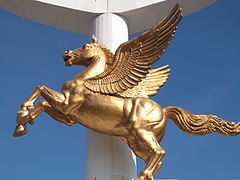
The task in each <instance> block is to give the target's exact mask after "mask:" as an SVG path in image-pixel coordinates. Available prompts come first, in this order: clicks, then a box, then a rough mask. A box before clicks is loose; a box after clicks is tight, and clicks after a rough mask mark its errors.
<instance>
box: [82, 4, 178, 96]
mask: <svg viewBox="0 0 240 180" xmlns="http://www.w3.org/2000/svg"><path fill="white" fill-rule="evenodd" d="M181 12H182V11H181V8H180V5H179V4H177V5H176V6H175V7H174V8H173V10H172V11H171V13H170V14H169V15H168V16H167V17H165V18H164V19H163V20H162V21H161V22H160V23H158V24H157V25H155V26H154V27H153V28H151V29H150V30H148V31H147V32H145V33H143V34H142V35H140V36H138V37H136V38H134V39H132V40H129V41H127V42H125V43H123V44H122V45H120V46H119V48H118V49H117V52H116V54H115V57H114V62H113V64H112V65H111V66H109V68H108V69H107V70H106V71H105V72H103V73H102V74H99V75H97V76H95V77H93V78H91V79H88V80H87V81H86V82H85V86H86V87H87V88H88V89H90V90H92V91H93V92H98V93H104V94H119V93H120V92H123V91H126V90H127V89H131V88H133V87H135V86H137V85H138V83H139V82H141V81H142V80H143V79H145V81H146V80H147V78H146V76H147V74H149V73H150V72H151V70H149V69H150V67H151V64H153V63H154V62H156V61H157V60H158V59H159V58H160V57H161V55H162V54H163V52H164V51H165V49H166V48H167V46H168V44H169V43H170V41H171V39H172V38H173V36H174V34H175V30H176V29H177V24H178V23H179V22H180V20H181V19H182V16H183V15H182V13H181Z"/></svg>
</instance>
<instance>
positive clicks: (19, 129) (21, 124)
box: [14, 101, 74, 136]
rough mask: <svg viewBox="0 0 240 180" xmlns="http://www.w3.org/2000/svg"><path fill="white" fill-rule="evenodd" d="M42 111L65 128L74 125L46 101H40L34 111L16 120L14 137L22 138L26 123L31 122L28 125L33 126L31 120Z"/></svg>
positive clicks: (25, 130)
mask: <svg viewBox="0 0 240 180" xmlns="http://www.w3.org/2000/svg"><path fill="white" fill-rule="evenodd" d="M43 111H44V112H46V113H47V114H49V115H50V116H51V117H52V118H54V119H55V120H57V121H59V122H62V123H64V124H66V125H67V126H71V125H73V124H74V122H73V121H71V120H69V119H68V118H67V117H66V116H65V115H64V114H62V113H61V112H59V111H58V110H56V109H55V108H53V107H52V106H51V105H50V104H49V103H48V102H47V101H41V102H40V103H38V105H37V106H36V107H35V108H34V109H32V110H31V111H30V112H29V113H28V115H27V116H25V117H24V118H22V119H20V120H17V123H18V125H17V126H16V129H15V131H14V136H22V135H24V134H26V132H27V128H26V123H27V122H31V123H30V124H33V120H34V119H35V118H36V117H37V116H38V115H39V114H40V113H42V112H43Z"/></svg>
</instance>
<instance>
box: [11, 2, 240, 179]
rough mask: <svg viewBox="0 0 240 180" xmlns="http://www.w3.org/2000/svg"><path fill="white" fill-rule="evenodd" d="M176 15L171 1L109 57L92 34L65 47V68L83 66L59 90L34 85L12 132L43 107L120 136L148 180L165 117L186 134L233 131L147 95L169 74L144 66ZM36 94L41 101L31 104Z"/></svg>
mask: <svg viewBox="0 0 240 180" xmlns="http://www.w3.org/2000/svg"><path fill="white" fill-rule="evenodd" d="M181 18H182V13H181V8H180V7H179V4H177V5H176V6H175V7H174V9H173V10H172V12H171V13H170V14H169V15H168V16H167V17H165V18H164V19H163V20H162V21H161V22H160V23H158V24H157V25H156V26H154V27H153V28H151V29H150V30H148V31H147V32H145V33H144V34H142V35H140V36H138V37H136V38H134V39H132V40H130V41H127V42H125V43H123V44H122V45H121V46H120V47H119V48H118V50H117V52H116V54H115V55H114V54H113V53H112V52H111V51H110V50H109V49H108V48H107V47H105V46H104V45H102V44H99V43H98V42H97V39H96V37H94V36H93V37H92V41H93V42H92V43H87V44H85V45H84V46H83V47H82V48H79V49H76V50H68V51H66V52H65V54H64V55H63V59H64V61H65V64H66V66H71V65H83V66H86V69H85V70H83V71H82V72H80V73H79V74H77V75H76V77H74V78H73V79H72V80H70V81H67V82H65V83H64V84H63V86H62V92H61V93H59V92H56V91H54V90H52V89H50V88H48V87H46V86H38V87H37V88H36V89H35V91H34V92H33V93H32V94H31V95H30V97H29V98H28V99H27V100H26V101H25V102H24V103H23V104H22V105H21V109H20V111H19V112H18V115H17V120H16V122H17V123H18V125H17V127H16V129H15V132H14V136H21V135H23V134H25V133H26V132H27V130H26V124H27V123H29V124H33V123H34V119H35V118H36V117H37V116H38V115H39V114H40V113H42V112H43V111H44V112H46V113H48V114H49V115H50V116H51V117H52V118H54V119H55V120H57V121H59V122H62V123H64V124H66V125H68V126H71V125H73V124H75V123H79V124H81V125H83V126H85V127H87V128H90V129H92V130H94V131H97V132H100V133H104V134H109V135H113V136H118V137H120V138H121V139H123V140H125V142H126V143H127V144H128V145H129V147H130V148H131V149H132V150H133V152H134V153H135V154H136V155H137V157H139V158H141V159H143V160H144V161H145V162H146V167H145V168H144V169H143V170H142V171H141V173H140V175H139V177H137V178H136V179H135V180H153V176H154V175H155V174H156V172H157V171H158V170H159V169H160V168H161V166H162V163H161V160H162V158H163V157H164V155H165V151H164V150H163V148H162V147H160V145H159V142H160V141H161V139H162V137H163V135H164V130H165V126H166V119H167V118H170V119H173V120H174V122H175V123H176V124H177V126H178V127H179V128H180V129H181V130H183V131H184V132H186V133H189V134H192V135H205V134H208V133H220V134H223V135H227V136H234V135H237V134H239V133H240V123H233V122H228V121H225V120H223V119H221V118H219V117H217V116H214V115H193V114H191V113H189V112H188V111H186V110H184V109H182V108H179V107H167V108H161V107H160V106H159V105H158V104H157V103H156V102H154V101H152V100H150V99H149V98H148V97H149V96H153V95H155V94H156V93H157V91H158V90H159V89H160V87H161V86H163V85H164V83H165V82H166V80H167V79H168V77H169V75H170V74H169V71H170V69H169V66H168V65H166V66H163V67H159V68H156V69H150V68H151V65H152V64H153V63H154V62H156V61H157V60H158V59H159V58H160V57H161V55H162V54H163V52H164V50H165V49H166V48H167V46H168V44H169V43H170V41H171V39H172V38H173V36H174V33H175V30H176V28H177V24H178V23H179V22H180V20H181ZM40 96H42V97H44V98H45V100H44V101H42V102H40V103H39V104H37V106H34V102H35V101H36V100H37V99H38V98H39V97H40Z"/></svg>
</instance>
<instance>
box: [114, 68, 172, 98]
mask: <svg viewBox="0 0 240 180" xmlns="http://www.w3.org/2000/svg"><path fill="white" fill-rule="evenodd" d="M168 67H169V66H168V65H166V66H162V67H159V68H156V69H151V70H149V73H148V74H147V75H146V77H145V78H143V79H142V81H141V82H139V83H138V85H137V86H134V87H133V88H131V89H127V90H126V91H122V92H120V93H118V95H120V96H122V97H149V96H153V95H155V94H157V91H158V90H159V89H160V88H161V87H162V86H163V85H164V84H165V82H166V81H167V79H168V77H169V76H170V73H168V72H169V71H170V69H169V68H168Z"/></svg>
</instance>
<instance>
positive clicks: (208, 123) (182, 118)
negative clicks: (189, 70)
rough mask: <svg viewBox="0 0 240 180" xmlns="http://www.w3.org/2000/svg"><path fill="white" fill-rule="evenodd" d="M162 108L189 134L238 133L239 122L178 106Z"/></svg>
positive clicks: (239, 129)
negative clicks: (192, 112)
mask: <svg viewBox="0 0 240 180" xmlns="http://www.w3.org/2000/svg"><path fill="white" fill-rule="evenodd" d="M163 110H164V112H165V114H166V117H167V118H170V119H172V120H173V121H174V122H175V123H176V125H177V126H178V127H179V128H180V129H181V130H182V131H184V132H186V133H188V134H191V135H205V134H209V133H218V134H222V135H225V136H235V135H238V134H240V122H239V123H234V122H229V121H226V120H224V119H221V118H219V117H217V116H215V115H194V114H191V113H190V112H188V111H187V110H185V109H183V108H180V107H173V106H170V107H166V108H164V109H163Z"/></svg>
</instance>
